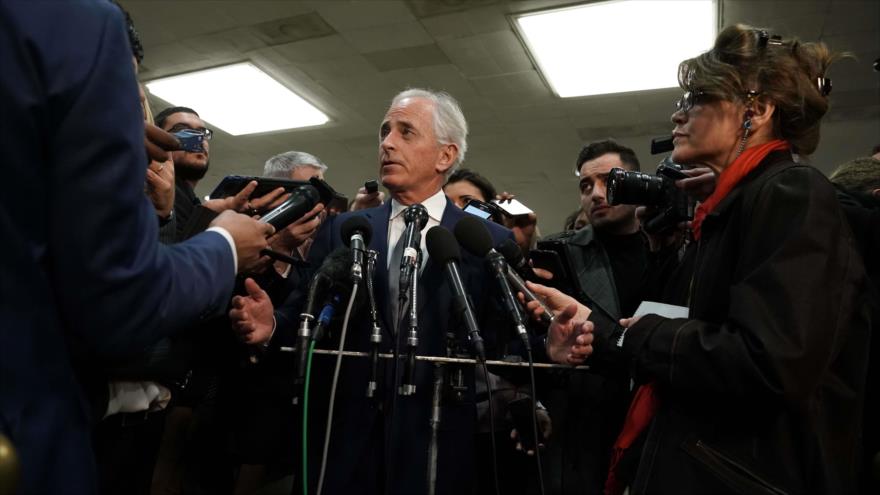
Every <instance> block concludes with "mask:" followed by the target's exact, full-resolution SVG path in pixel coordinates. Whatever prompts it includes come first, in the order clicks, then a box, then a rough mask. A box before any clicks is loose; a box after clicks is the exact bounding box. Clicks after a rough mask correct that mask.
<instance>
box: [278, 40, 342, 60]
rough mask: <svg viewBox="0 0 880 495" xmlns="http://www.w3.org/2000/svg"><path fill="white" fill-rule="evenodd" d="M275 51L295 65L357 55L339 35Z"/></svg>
mask: <svg viewBox="0 0 880 495" xmlns="http://www.w3.org/2000/svg"><path fill="white" fill-rule="evenodd" d="M273 49H274V50H275V51H277V52H278V53H279V54H281V56H283V57H284V58H286V59H287V60H289V61H290V62H292V63H294V64H297V63H301V62H318V61H322V60H327V59H334V58H342V57H348V56H352V55H355V54H356V53H357V52H356V51H355V50H354V49H353V48H352V47H351V45H349V44H348V42H347V41H345V40H344V39H342V37H341V36H339V35H333V36H325V37H323V38H316V39H311V40H305V41H297V42H295V43H287V44H284V45H276V46H274V47H273Z"/></svg>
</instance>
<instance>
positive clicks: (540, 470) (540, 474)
mask: <svg viewBox="0 0 880 495" xmlns="http://www.w3.org/2000/svg"><path fill="white" fill-rule="evenodd" d="M526 356H527V357H528V358H529V381H530V386H531V389H532V434H533V435H534V438H535V462H536V463H537V465H538V488H539V489H540V493H541V495H544V468H543V466H541V437H539V436H538V395H537V392H536V391H535V390H536V389H535V362H534V361H533V360H532V349H531V347H527V348H526Z"/></svg>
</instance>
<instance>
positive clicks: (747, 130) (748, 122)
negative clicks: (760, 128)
mask: <svg viewBox="0 0 880 495" xmlns="http://www.w3.org/2000/svg"><path fill="white" fill-rule="evenodd" d="M743 129H744V131H743V137H742V141H740V142H739V150H737V152H736V156H739V155H741V154H742V152H743V150H744V149H746V141H747V140H748V139H749V134H751V133H752V111H751V110H746V117H745V120H743Z"/></svg>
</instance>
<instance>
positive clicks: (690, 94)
mask: <svg viewBox="0 0 880 495" xmlns="http://www.w3.org/2000/svg"><path fill="white" fill-rule="evenodd" d="M760 95H761V92H760V91H746V101H748V102H749V103H751V102H752V101H754V100H755V98H757V97H758V96H760ZM712 98H713V95H711V94H709V93H706V92H705V91H703V90H701V89H695V90H693V91H686V92H685V93H684V94H683V95H681V97H680V98H679V99H678V100H676V102H675V111H676V112H682V113H685V114H686V113H688V112H690V111H691V109H692V108H694V106H695V105H700V104H703V103H706V102H707V101H709V100H711V99H712Z"/></svg>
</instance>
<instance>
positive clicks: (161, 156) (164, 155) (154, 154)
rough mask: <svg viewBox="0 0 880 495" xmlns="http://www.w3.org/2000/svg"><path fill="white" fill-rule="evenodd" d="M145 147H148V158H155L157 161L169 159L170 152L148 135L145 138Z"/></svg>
mask: <svg viewBox="0 0 880 495" xmlns="http://www.w3.org/2000/svg"><path fill="white" fill-rule="evenodd" d="M144 147H145V148H146V149H147V158H149V159H150V160H155V161H157V162H164V161H166V160H168V156H169V153H168V152H167V151H165V150H164V149H162V148H161V147H160V146H158V145H156V144H154V143H153V142H152V141H150V140H149V139H147V138H146V137H145V138H144Z"/></svg>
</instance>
